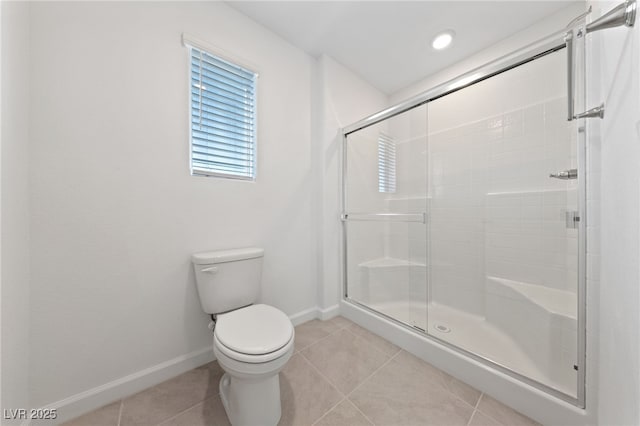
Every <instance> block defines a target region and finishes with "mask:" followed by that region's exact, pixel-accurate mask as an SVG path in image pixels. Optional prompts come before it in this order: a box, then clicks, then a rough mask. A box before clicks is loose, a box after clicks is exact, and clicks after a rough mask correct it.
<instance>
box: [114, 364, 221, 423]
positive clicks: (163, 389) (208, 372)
mask: <svg viewBox="0 0 640 426" xmlns="http://www.w3.org/2000/svg"><path fill="white" fill-rule="evenodd" d="M222 373H223V372H222V369H221V368H220V366H219V365H218V363H217V362H212V363H209V364H207V365H204V366H202V367H199V368H196V369H194V370H191V371H188V372H186V373H184V374H181V375H180V376H177V377H174V378H173V379H171V380H167V381H166V382H163V383H160V384H159V385H156V386H154V387H152V388H149V389H147V390H145V391H142V392H140V393H137V394H135V395H133V396H131V397H129V398H126V399H125V400H124V401H123V405H122V416H121V418H120V424H121V425H122V426H128V425H149V424H157V423H160V422H162V421H164V420H167V419H169V418H170V417H173V416H175V415H176V414H178V413H180V412H182V411H184V410H186V409H187V408H189V407H192V406H194V405H196V404H197V403H199V402H202V401H204V400H205V399H207V398H211V397H212V396H215V395H217V394H218V383H219V381H220V377H222Z"/></svg>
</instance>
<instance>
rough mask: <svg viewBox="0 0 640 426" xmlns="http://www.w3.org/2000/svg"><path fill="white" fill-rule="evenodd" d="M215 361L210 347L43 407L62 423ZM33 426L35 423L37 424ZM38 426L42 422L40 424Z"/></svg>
mask: <svg viewBox="0 0 640 426" xmlns="http://www.w3.org/2000/svg"><path fill="white" fill-rule="evenodd" d="M213 360H214V356H213V350H212V349H211V348H210V347H207V348H204V349H200V350H198V351H195V352H191V353H189V354H186V355H180V356H178V357H176V358H173V359H170V360H169V361H165V362H162V363H160V364H157V365H154V366H152V367H149V368H145V369H144V370H140V371H137V372H135V373H133V374H130V375H128V376H125V377H121V378H119V379H116V380H114V381H112V382H109V383H105V384H103V385H100V386H97V387H95V388H92V389H89V390H87V391H84V392H80V393H78V394H75V395H72V396H70V397H68V398H65V399H62V400H60V401H56V402H54V403H52V404H49V405H47V406H46V407H43V408H45V409H56V410H57V412H58V418H57V419H56V422H57V423H62V422H65V421H66V420H70V419H73V418H75V417H78V416H80V415H82V414H85V413H88V412H89V411H92V410H95V409H96V408H100V407H102V406H104V405H107V404H109V403H111V402H113V401H117V400H119V399H121V398H124V397H126V396H129V395H133V394H134V393H136V392H140V391H141V390H144V389H147V388H150V387H152V386H154V385H157V384H158V383H162V382H164V381H165V380H168V379H170V378H172V377H175V376H177V375H179V374H182V373H185V372H187V371H189V370H192V369H194V368H197V367H200V366H201V365H204V364H206V363H208V362H211V361H213ZM31 423H32V424H34V423H35V422H31ZM38 424H41V423H40V422H38Z"/></svg>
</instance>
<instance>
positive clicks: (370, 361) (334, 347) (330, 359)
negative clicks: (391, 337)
mask: <svg viewBox="0 0 640 426" xmlns="http://www.w3.org/2000/svg"><path fill="white" fill-rule="evenodd" d="M301 354H302V355H304V356H305V358H307V359H308V360H309V361H310V362H311V363H312V364H313V365H314V366H315V367H316V368H317V369H318V370H319V371H320V372H321V373H322V374H324V375H325V376H326V377H327V378H328V379H329V380H331V382H332V383H333V384H334V385H335V386H336V387H337V388H338V389H339V390H340V391H341V392H343V393H344V394H348V393H349V392H351V391H352V390H353V389H355V388H356V386H358V385H359V384H360V383H362V381H363V380H364V379H366V378H367V377H369V376H370V375H371V374H372V373H373V372H374V371H375V370H376V369H378V368H379V367H380V366H381V365H382V364H384V363H385V361H387V360H388V359H389V358H390V357H389V356H387V355H385V354H383V353H382V352H380V351H378V350H376V349H374V347H373V346H371V345H370V344H369V343H367V342H366V341H365V340H364V339H362V338H361V337H358V336H356V335H354V334H353V333H351V332H350V331H348V330H340V331H337V332H336V333H333V334H332V335H331V336H329V337H327V338H326V339H324V340H322V341H321V342H318V343H316V344H315V345H311V346H309V347H308V348H307V349H305V350H303V351H302V352H301Z"/></svg>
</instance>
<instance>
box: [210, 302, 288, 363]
mask: <svg viewBox="0 0 640 426" xmlns="http://www.w3.org/2000/svg"><path fill="white" fill-rule="evenodd" d="M215 335H216V337H217V338H218V341H219V342H220V343H222V344H223V345H224V346H226V347H227V348H229V349H231V350H233V351H235V352H240V353H243V354H248V355H262V354H267V353H269V352H274V351H277V350H278V349H280V348H282V347H283V346H284V345H286V344H287V343H288V342H289V340H291V337H292V336H293V325H292V324H291V321H290V320H289V318H288V317H287V316H286V315H285V314H284V312H282V311H280V310H278V309H276V308H274V307H272V306H268V305H251V306H247V307H246V308H241V309H237V310H235V311H231V312H228V313H226V314H221V315H218V318H217V321H216V328H215Z"/></svg>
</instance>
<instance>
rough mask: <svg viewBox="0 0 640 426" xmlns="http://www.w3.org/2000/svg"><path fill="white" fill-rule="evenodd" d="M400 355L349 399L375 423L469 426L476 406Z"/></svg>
mask: <svg viewBox="0 0 640 426" xmlns="http://www.w3.org/2000/svg"><path fill="white" fill-rule="evenodd" d="M398 357H399V356H396V357H395V358H394V359H392V360H391V361H390V362H389V363H388V364H387V365H385V366H384V367H383V368H381V369H380V370H379V371H378V372H377V373H376V374H374V375H373V376H372V377H371V378H369V379H368V380H366V381H365V382H364V383H363V384H362V385H361V386H359V387H358V388H357V389H356V390H355V391H354V392H353V393H352V394H351V395H350V396H349V399H350V400H351V401H352V402H353V403H354V404H355V405H356V407H358V408H359V409H360V411H362V412H363V413H364V414H365V415H366V416H367V418H369V419H370V420H371V421H372V422H373V423H374V424H380V425H438V426H443V425H466V424H467V422H468V421H469V419H470V418H471V414H472V413H473V407H471V406H469V405H468V404H467V403H465V402H463V401H462V400H460V399H459V398H457V397H456V396H454V395H453V394H451V393H450V392H449V391H448V390H446V389H445V388H444V387H443V386H442V385H441V384H439V383H438V382H437V377H436V380H434V375H433V373H432V372H431V371H430V370H429V369H424V368H416V367H415V365H408V364H407V363H406V362H405V360H403V359H400V360H399V359H398Z"/></svg>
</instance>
